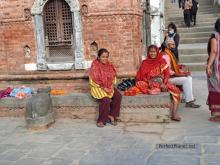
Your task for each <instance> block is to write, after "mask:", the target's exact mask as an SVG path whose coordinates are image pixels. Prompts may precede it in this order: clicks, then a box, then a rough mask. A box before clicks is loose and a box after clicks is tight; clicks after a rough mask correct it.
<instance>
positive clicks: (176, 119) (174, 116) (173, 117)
mask: <svg viewBox="0 0 220 165" xmlns="http://www.w3.org/2000/svg"><path fill="white" fill-rule="evenodd" d="M171 120H173V121H181V117H179V116H178V115H176V114H175V115H172V117H171Z"/></svg>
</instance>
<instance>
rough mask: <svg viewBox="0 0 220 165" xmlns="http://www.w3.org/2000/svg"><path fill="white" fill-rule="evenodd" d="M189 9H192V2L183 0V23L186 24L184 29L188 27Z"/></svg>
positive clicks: (189, 19)
mask: <svg viewBox="0 0 220 165" xmlns="http://www.w3.org/2000/svg"><path fill="white" fill-rule="evenodd" d="M191 7H192V0H185V3H184V10H183V14H184V22H185V24H186V27H190V21H191Z"/></svg>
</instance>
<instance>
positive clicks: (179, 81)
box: [170, 76, 194, 102]
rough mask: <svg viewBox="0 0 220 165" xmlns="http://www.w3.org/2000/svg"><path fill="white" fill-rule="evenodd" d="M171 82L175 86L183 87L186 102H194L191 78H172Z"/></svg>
mask: <svg viewBox="0 0 220 165" xmlns="http://www.w3.org/2000/svg"><path fill="white" fill-rule="evenodd" d="M170 82H171V83H172V84H175V85H182V87H183V94H184V96H185V99H186V102H190V101H192V100H194V97H193V91H192V77H191V76H187V77H174V78H170Z"/></svg>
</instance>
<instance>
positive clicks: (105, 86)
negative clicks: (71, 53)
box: [89, 48, 122, 127]
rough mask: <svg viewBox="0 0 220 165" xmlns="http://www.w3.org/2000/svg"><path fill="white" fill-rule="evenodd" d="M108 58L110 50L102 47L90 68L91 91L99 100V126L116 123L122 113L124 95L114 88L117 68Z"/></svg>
mask: <svg viewBox="0 0 220 165" xmlns="http://www.w3.org/2000/svg"><path fill="white" fill-rule="evenodd" d="M108 58H109V52H108V50H107V49H104V48H102V49H100V50H99V51H98V58H97V59H96V60H94V61H93V63H92V66H91V68H90V75H89V83H90V93H91V95H92V97H94V98H95V99H98V101H99V117H98V121H97V127H104V126H105V124H106V122H109V123H110V124H112V125H116V121H117V120H118V119H117V118H118V117H119V113H120V106H121V99H122V95H121V94H120V93H119V92H118V90H117V89H116V88H114V84H116V70H115V67H114V66H113V64H112V63H110V62H109V61H108Z"/></svg>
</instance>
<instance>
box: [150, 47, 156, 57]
mask: <svg viewBox="0 0 220 165" xmlns="http://www.w3.org/2000/svg"><path fill="white" fill-rule="evenodd" d="M149 55H150V57H151V58H156V57H157V51H156V49H155V48H150V49H149Z"/></svg>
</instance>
